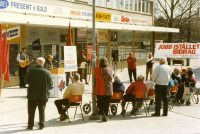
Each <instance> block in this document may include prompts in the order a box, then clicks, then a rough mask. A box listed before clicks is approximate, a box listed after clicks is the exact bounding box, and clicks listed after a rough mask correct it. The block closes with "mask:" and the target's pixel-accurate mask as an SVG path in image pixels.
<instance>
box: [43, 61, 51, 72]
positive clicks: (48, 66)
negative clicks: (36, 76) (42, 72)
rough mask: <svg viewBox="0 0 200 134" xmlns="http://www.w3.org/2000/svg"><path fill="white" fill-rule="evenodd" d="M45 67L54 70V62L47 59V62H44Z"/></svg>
mask: <svg viewBox="0 0 200 134" xmlns="http://www.w3.org/2000/svg"><path fill="white" fill-rule="evenodd" d="M44 68H46V69H47V70H52V69H53V63H52V62H50V61H48V60H46V61H45V64H44Z"/></svg>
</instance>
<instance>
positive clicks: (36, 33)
mask: <svg viewBox="0 0 200 134" xmlns="http://www.w3.org/2000/svg"><path fill="white" fill-rule="evenodd" d="M42 38H43V34H42V28H40V27H26V43H32V42H33V41H35V40H37V39H42ZM41 41H42V40H41Z"/></svg>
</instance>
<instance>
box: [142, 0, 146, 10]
mask: <svg viewBox="0 0 200 134" xmlns="http://www.w3.org/2000/svg"><path fill="white" fill-rule="evenodd" d="M145 2H146V1H144V0H143V1H142V12H145Z"/></svg>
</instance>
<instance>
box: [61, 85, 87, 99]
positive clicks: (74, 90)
mask: <svg viewBox="0 0 200 134" xmlns="http://www.w3.org/2000/svg"><path fill="white" fill-rule="evenodd" d="M83 93H84V85H83V84H82V83H80V82H78V81H76V82H73V83H72V84H69V86H68V87H67V89H66V90H65V93H64V94H63V99H69V98H70V95H71V94H72V95H83Z"/></svg>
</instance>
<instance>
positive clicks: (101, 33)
mask: <svg viewBox="0 0 200 134" xmlns="http://www.w3.org/2000/svg"><path fill="white" fill-rule="evenodd" d="M107 41H108V31H106V30H105V31H101V30H100V31H99V42H107Z"/></svg>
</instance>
